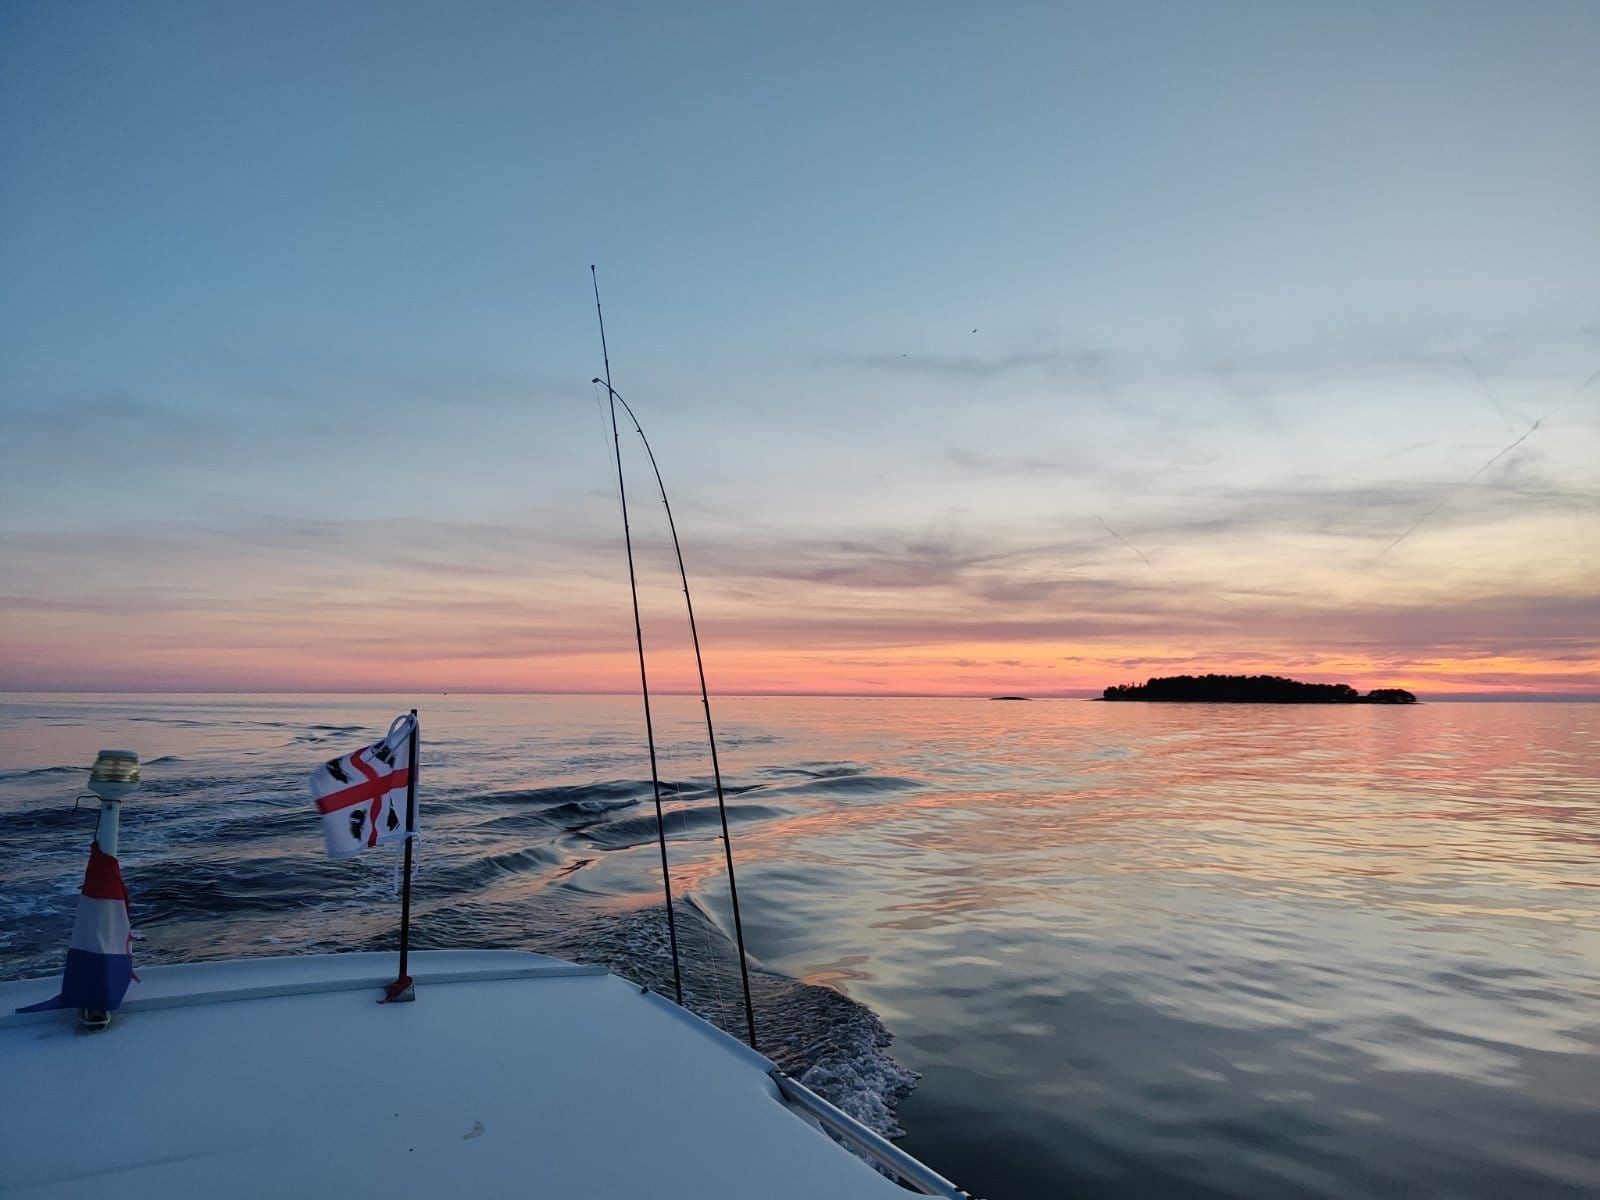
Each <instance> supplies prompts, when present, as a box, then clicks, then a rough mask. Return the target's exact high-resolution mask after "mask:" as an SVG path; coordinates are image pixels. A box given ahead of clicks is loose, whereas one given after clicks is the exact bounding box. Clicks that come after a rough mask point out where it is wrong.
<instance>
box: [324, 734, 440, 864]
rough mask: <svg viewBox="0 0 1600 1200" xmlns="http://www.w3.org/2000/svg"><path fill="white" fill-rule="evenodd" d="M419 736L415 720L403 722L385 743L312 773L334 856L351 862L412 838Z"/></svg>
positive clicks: (328, 847)
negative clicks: (410, 802)
mask: <svg viewBox="0 0 1600 1200" xmlns="http://www.w3.org/2000/svg"><path fill="white" fill-rule="evenodd" d="M415 733H416V722H415V720H414V719H413V718H412V717H411V716H409V715H408V716H403V717H398V718H396V719H395V721H394V723H393V724H392V725H390V727H389V733H388V735H387V736H385V737H384V738H383V739H382V740H381V741H378V742H374V743H372V744H371V745H368V746H363V747H361V749H359V750H357V751H355V752H354V753H352V754H346V755H345V756H344V757H342V758H335V759H331V760H329V761H328V762H325V763H323V764H322V765H321V766H320V767H318V768H317V769H316V770H315V771H313V772H312V773H311V795H312V798H313V799H315V800H316V802H317V809H318V811H319V812H321V813H322V838H323V841H324V843H325V844H326V845H327V849H328V853H329V855H331V856H332V857H334V858H345V857H348V856H350V855H352V854H359V853H361V851H363V850H365V849H368V848H369V847H372V846H381V845H384V844H385V843H388V842H398V841H400V840H401V839H403V838H404V837H405V836H406V816H405V807H406V796H407V790H408V788H409V786H410V783H411V766H410V764H411V762H412V757H413V756H412V750H413V746H412V744H411V739H412V738H413V737H414V736H415Z"/></svg>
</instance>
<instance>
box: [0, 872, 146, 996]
mask: <svg viewBox="0 0 1600 1200" xmlns="http://www.w3.org/2000/svg"><path fill="white" fill-rule="evenodd" d="M133 978H134V974H133V933H132V930H131V929H130V928H129V926H128V889H127V888H126V887H125V886H123V882H122V868H121V867H120V866H118V865H117V860H116V858H115V857H113V856H112V855H110V854H107V853H106V852H105V851H104V850H102V849H100V844H99V843H98V842H91V843H90V845H89V866H88V869H87V870H85V871H84V873H83V891H82V892H81V893H79V895H78V915H77V917H76V918H75V919H74V920H73V922H72V938H71V940H70V941H68V943H67V965H66V968H65V969H64V970H63V971H62V973H61V994H60V995H59V996H57V997H56V998H55V999H53V1000H45V1001H43V1002H42V1003H40V1004H30V1005H29V1006H28V1007H27V1008H19V1009H18V1010H17V1011H18V1012H43V1011H45V1010H46V1009H51V1008H84V1009H88V1010H89V1011H90V1012H111V1011H112V1010H113V1009H115V1008H117V1007H118V1006H120V1005H121V1004H122V997H123V995H124V994H125V993H126V992H127V990H128V981H129V980H130V979H133Z"/></svg>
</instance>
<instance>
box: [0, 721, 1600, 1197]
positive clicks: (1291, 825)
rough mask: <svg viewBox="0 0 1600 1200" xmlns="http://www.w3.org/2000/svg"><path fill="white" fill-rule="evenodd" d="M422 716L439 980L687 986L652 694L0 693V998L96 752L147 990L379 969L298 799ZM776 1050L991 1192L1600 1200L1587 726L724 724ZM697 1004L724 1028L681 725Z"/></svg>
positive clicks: (390, 873)
mask: <svg viewBox="0 0 1600 1200" xmlns="http://www.w3.org/2000/svg"><path fill="white" fill-rule="evenodd" d="M412 705H415V706H417V707H418V708H419V709H420V710H421V714H422V729H423V753H422V773H421V781H422V782H421V795H422V801H421V809H422V830H423V833H422V839H421V841H420V844H419V847H418V856H417V862H418V869H417V875H416V937H417V943H418V944H419V945H421V946H425V947H431V946H499V947H522V948H527V949H534V950H541V951H546V952H551V953H557V954H561V955H563V956H567V957H574V958H585V959H590V960H594V961H600V962H604V963H606V964H607V965H609V966H611V967H612V968H613V969H615V970H617V971H619V972H621V973H624V974H627V975H630V976H631V977H633V978H635V979H638V980H640V981H641V982H645V983H649V984H651V985H652V986H655V987H657V988H658V989H660V990H663V991H667V992H668V994H670V990H671V987H672V970H671V961H670V956H669V955H668V953H667V936H666V922H665V920H664V912H665V910H664V907H663V900H662V886H661V878H660V871H659V852H658V850H657V846H656V834H657V827H656V820H655V807H654V801H653V795H652V789H651V785H650V780H649V772H648V758H647V756H646V752H645V746H644V740H643V721H642V713H641V710H640V706H639V701H638V699H637V698H629V697H462V696H414V697H391V698H385V697H375V696H213V695H196V696H174V695H161V696H127V695H117V696H79V695H73V696H68V695H51V696H25V695H11V696H8V697H4V698H0V977H5V978H18V977H25V976H33V975H51V974H53V973H55V972H56V971H57V970H58V969H59V965H60V960H61V956H62V947H63V946H64V944H65V939H66V935H67V931H68V929H69V927H70V924H71V918H72V910H73V900H74V896H75V894H76V890H77V887H78V883H79V881H80V879H81V875H82V865H83V860H84V853H85V846H86V843H87V840H88V838H89V836H90V834H91V832H92V828H93V822H94V804H93V802H92V801H90V802H86V803H85V804H83V806H82V807H80V808H77V809H75V808H74V800H75V797H77V796H78V795H79V793H80V792H81V789H82V785H83V783H84V781H85V778H86V775H85V769H86V767H87V765H88V763H89V762H90V761H91V760H92V759H93V757H94V753H95V751H96V750H98V749H100V748H101V747H118V748H121V747H127V748H130V749H135V750H137V751H139V752H140V754H141V755H142V756H143V757H144V761H145V768H144V780H145V782H144V785H143V787H142V789H141V791H140V792H139V793H138V794H137V795H136V796H135V797H134V798H133V799H132V800H130V801H129V802H128V803H126V804H125V805H124V807H123V835H122V848H121V856H122V862H123V866H124V872H125V874H126V875H127V877H128V885H129V891H130V894H131V897H132V909H133V916H134V922H135V925H136V926H137V928H138V930H139V931H140V934H141V940H140V941H139V942H138V943H137V944H136V948H135V952H136V956H137V959H138V961H142V962H147V963H148V962H158V961H180V960H192V959H201V958H220V957H235V956H240V955H253V954H285V953H308V952H319V951H320V952H326V951H332V950H341V949H381V948H385V947H388V946H391V945H393V944H394V939H395V931H396V924H397V918H398V903H397V900H396V898H395V895H394V890H393V884H394V868H395V856H394V855H393V854H391V853H389V852H387V851H385V852H375V853H371V854H367V855H364V856H362V857H361V858H359V859H355V860H346V861H340V862H332V861H329V860H327V859H326V858H324V857H323V854H322V849H321V834H320V828H319V821H318V818H317V816H316V814H315V812H314V811H313V809H312V807H311V804H310V801H309V798H308V796H307V794H306V776H307V775H308V774H309V772H310V771H311V769H312V768H313V767H314V766H315V765H316V764H317V763H318V762H320V761H322V760H323V759H326V758H330V757H334V756H336V755H339V754H342V753H345V752H347V751H349V750H351V749H353V748H355V747H356V746H359V745H360V744H361V743H362V742H363V741H365V740H370V739H373V738H375V737H377V736H379V735H380V734H381V733H382V731H383V730H384V729H385V728H387V725H388V722H389V720H390V718H392V717H393V716H394V715H395V714H396V713H397V712H399V711H401V710H403V709H405V708H409V707H411V706H412ZM717 712H718V715H719V718H720V726H719V732H720V735H721V737H720V747H721V750H722V761H723V766H724V772H725V778H726V783H727V785H728V786H727V790H728V816H729V821H730V824H731V827H732V831H733V842H734V849H735V853H736V866H737V867H738V871H739V892H740V898H741V901H742V907H743V916H744V932H745V937H746V940H747V943H748V946H749V950H750V953H751V956H752V960H753V963H754V965H755V968H756V969H755V971H754V975H753V985H754V990H755V995H756V1017H757V1022H758V1034H759V1035H760V1038H761V1043H762V1049H763V1050H764V1051H765V1052H767V1053H768V1054H770V1055H772V1056H773V1057H775V1058H777V1059H778V1060H779V1061H780V1062H782V1063H783V1064H784V1065H785V1066H787V1067H789V1068H790V1069H792V1070H795V1071H797V1072H800V1073H802V1075H803V1077H804V1078H805V1079H806V1080H807V1082H809V1083H811V1084H812V1085H813V1086H814V1087H816V1088H818V1090H820V1091H822V1092H823V1093H824V1094H826V1095H828V1096H829V1097H830V1098H832V1099H834V1100H835V1101H836V1102H838V1103H841V1104H843V1105H844V1106H845V1107H846V1108H848V1109H849V1110H850V1111H852V1112H853V1113H855V1114H856V1115H858V1116H860V1117H861V1118H862V1119H864V1120H867V1121H868V1122H869V1123H871V1124H873V1125H875V1126H876V1127H877V1128H879V1129H882V1130H885V1131H887V1132H892V1133H899V1132H901V1131H902V1130H903V1131H904V1141H903V1144H904V1145H905V1146H906V1148H907V1149H908V1150H910V1151H911V1152H912V1153H914V1154H916V1155H918V1156H919V1157H921V1158H923V1159H924V1160H926V1161H927V1162H929V1163H930V1164H931V1165H933V1166H934V1167H935V1168H937V1169H939V1170H940V1171H942V1172H943V1173H945V1174H947V1175H949V1176H950V1177H952V1178H954V1179H956V1180H957V1181H958V1182H959V1183H961V1184H962V1185H963V1186H964V1187H966V1188H968V1189H970V1190H971V1191H973V1192H974V1193H975V1194H979V1195H985V1196H988V1197H990V1200H1017V1198H1022V1197H1035V1196H1038V1197H1048V1196H1057V1195H1063V1196H1064V1195H1077V1196H1085V1195H1087V1196H1151V1195H1174V1196H1178V1195H1181V1196H1235V1197H1267V1196H1273V1197H1281V1196H1285V1195H1296V1196H1302V1195H1303V1196H1330V1197H1331V1196H1339V1197H1351V1196H1394V1195H1401V1194H1404V1195H1409V1196H1466V1197H1491V1196H1493V1197H1502V1196H1506V1195H1518V1196H1540V1195H1549V1196H1558V1195H1562V1196H1571V1195H1580V1194H1600V864H1597V861H1596V860H1597V858H1600V755H1597V753H1596V751H1597V748H1600V747H1597V742H1600V706H1595V705H1589V704H1500V703H1496V704H1443V703H1438V704H1423V705H1418V706H1416V707H1414V708H1389V707H1366V706H1358V707H1324V706H1292V707H1264V706H1213V705H1163V704H1117V705H1111V704H1098V703H1090V702H1084V701H1076V700H1039V701H1034V702H1031V703H1014V702H989V701H984V700H945V699H823V698H805V699H796V698H730V699H725V700H720V701H718V702H717ZM657 730H658V734H659V737H660V740H661V763H662V774H663V778H664V784H663V788H664V810H665V814H666V817H665V825H666V830H667V834H668V839H669V841H668V850H669V856H670V864H671V868H672V884H673V893H674V898H675V905H674V911H675V914H676V917H677V925H678V935H679V942H680V951H681V955H680V957H681V959H682V961H683V983H684V986H685V989H686V1002H687V1003H689V1004H690V1006H691V1007H694V1008H696V1009H697V1010H698V1011H701V1012H703V1013H705V1014H706V1015H708V1016H710V1017H712V1018H713V1019H715V1020H717V1021H718V1022H719V1023H721V1024H723V1025H724V1026H725V1027H726V1028H728V1029H730V1030H732V1031H734V1032H736V1033H738V1032H742V1029H743V1017H742V1012H741V1010H740V1007H739V1006H740V999H739V979H738V971H737V967H736V959H735V956H734V953H733V949H732V940H731V938H732V932H733V930H732V923H731V915H730V913H729V908H728V895H727V885H726V877H725V870H724V867H723V862H722V847H721V842H720V840H719V837H718V834H719V829H720V826H719V823H718V819H717V815H716V812H715V806H714V801H713V797H712V792H711V789H710V776H709V765H708V762H707V759H706V755H705V750H704V742H703V737H702V734H703V727H702V726H701V725H700V713H699V707H698V701H697V700H693V699H687V698H680V697H667V698H662V699H660V700H659V701H658V709H657Z"/></svg>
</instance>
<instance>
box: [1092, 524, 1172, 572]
mask: <svg viewBox="0 0 1600 1200" xmlns="http://www.w3.org/2000/svg"><path fill="white" fill-rule="evenodd" d="M1089 515H1090V516H1092V517H1093V518H1094V519H1095V520H1096V521H1099V522H1100V525H1101V527H1102V528H1104V529H1105V531H1106V532H1107V533H1109V534H1110V535H1111V536H1112V537H1114V538H1116V539H1117V541H1119V542H1121V543H1122V544H1123V545H1124V546H1126V547H1127V548H1128V549H1129V550H1132V551H1133V552H1134V553H1135V554H1137V555H1138V556H1139V559H1140V561H1141V562H1143V563H1144V565H1145V566H1147V567H1149V568H1150V569H1151V570H1152V571H1154V570H1155V569H1156V565H1155V563H1153V562H1151V561H1150V560H1149V559H1148V558H1146V557H1145V554H1144V551H1143V550H1141V549H1139V547H1137V546H1135V545H1134V544H1133V543H1132V542H1130V541H1129V540H1128V539H1127V538H1125V537H1123V536H1122V535H1121V534H1120V533H1118V532H1117V531H1116V530H1115V529H1113V528H1111V526H1109V525H1107V524H1106V519H1105V518H1104V517H1102V516H1101V515H1100V514H1099V513H1090V514H1089Z"/></svg>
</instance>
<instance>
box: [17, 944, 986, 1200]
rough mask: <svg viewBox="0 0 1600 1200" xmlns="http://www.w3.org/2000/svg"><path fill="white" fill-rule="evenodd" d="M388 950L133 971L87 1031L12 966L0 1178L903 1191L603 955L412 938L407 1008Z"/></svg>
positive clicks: (857, 1193) (698, 1199) (935, 1187)
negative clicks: (16, 977)
mask: <svg viewBox="0 0 1600 1200" xmlns="http://www.w3.org/2000/svg"><path fill="white" fill-rule="evenodd" d="M394 962H395V959H394V956H393V955H390V954H340V955H329V956H305V957H294V958H276V959H244V960H238V961H233V962H223V963H197V964H190V965H180V966H165V967H144V968H141V970H140V974H141V976H142V980H141V982H140V983H137V984H135V985H134V987H133V989H132V990H131V991H130V992H129V994H128V999H127V1001H126V1002H125V1004H124V1007H123V1010H122V1011H121V1012H119V1013H118V1014H117V1017H116V1020H115V1021H114V1022H113V1023H112V1025H111V1027H110V1028H109V1029H108V1030H106V1031H104V1032H102V1033H93V1034H90V1033H84V1032H80V1030H79V1029H78V1027H77V1021H76V1015H75V1014H73V1013H66V1012H55V1013H42V1014H36V1015H30V1016H18V1015H12V1009H14V1008H16V1007H18V1006H19V1005H24V1004H29V1003H33V1002H35V1001H38V1000H42V999H46V998H48V997H49V996H50V995H51V994H53V993H54V991H55V989H56V981H55V980H53V979H51V980H28V981H23V982H19V983H8V984H0V1014H4V1015H0V1063H3V1064H4V1076H5V1085H4V1088H3V1091H0V1195H4V1196H7V1197H13V1198H19V1200H20V1198H21V1197H30V1198H31V1197H41V1198H42V1197H78V1196H90V1195H107V1196H117V1197H119V1198H121V1200H135V1198H138V1197H152V1198H154V1197H160V1198H161V1200H168V1198H170V1197H173V1196H187V1195H222V1194H226V1195H229V1196H233V1197H253V1196H261V1197H267V1196H271V1197H285V1196H293V1197H305V1198H318V1197H330V1198H332V1197H338V1198H340V1200H344V1198H348V1197H358V1196H384V1197H402V1196H418V1197H422V1196H426V1197H429V1198H430V1200H436V1198H438V1197H441V1196H464V1197H480V1196H481V1197H490V1196H492V1197H497V1198H498V1197H513V1196H530V1197H533V1196H551V1197H555V1196H559V1197H646V1196H648V1197H663V1198H670V1197H678V1196H682V1197H694V1198H695V1200H721V1198H723V1197H730V1198H731V1197H754V1196H761V1197H770V1198H772V1200H781V1198H785V1197H795V1198H799V1197H807V1198H813V1200H814V1198H816V1197H861V1198H863V1200H867V1198H870V1197H883V1198H886V1200H888V1198H895V1197H904V1196H905V1195H906V1194H907V1193H906V1191H905V1190H904V1189H903V1188H901V1187H900V1186H899V1185H897V1184H895V1183H893V1182H891V1181H890V1180H889V1179H887V1178H885V1177H884V1176H883V1175H881V1174H879V1173H878V1172H876V1171H874V1170H873V1169H872V1168H871V1167H869V1166H868V1165H866V1163H864V1162H862V1161H861V1160H860V1159H859V1158H857V1157H855V1156H854V1155H852V1154H850V1153H849V1152H847V1151H845V1150H844V1149H842V1148H841V1147H840V1146H839V1145H838V1144H837V1143H836V1142H835V1141H833V1140H832V1139H831V1138H829V1137H828V1136H827V1135H826V1134H824V1133H823V1132H821V1130H820V1129H818V1128H817V1127H816V1125H815V1124H814V1123H813V1121H812V1120H811V1119H810V1118H808V1117H806V1116H802V1115H800V1114H801V1111H811V1112H813V1113H816V1112H817V1111H819V1110H816V1109H815V1108H814V1106H812V1105H811V1103H810V1100H811V1099H814V1098H810V1097H809V1093H805V1092H804V1089H797V1088H796V1087H795V1085H793V1083H792V1082H791V1081H788V1080H784V1079H781V1078H775V1077H774V1076H773V1075H772V1074H771V1072H772V1069H773V1068H772V1064H771V1063H770V1062H769V1061H767V1060H766V1059H765V1058H763V1057H761V1056H760V1055H758V1054H756V1053H754V1052H752V1051H750V1050H749V1049H748V1048H746V1047H744V1046H743V1045H741V1044H739V1043H738V1042H736V1041H734V1040H733V1039H731V1038H729V1037H727V1036H726V1035H724V1034H722V1033H721V1032H720V1031H718V1030H716V1029H714V1028H713V1027H711V1026H710V1025H707V1024H706V1023H705V1022H703V1021H700V1020H699V1019H698V1018H696V1017H694V1016H692V1015H690V1014H689V1013H686V1012H685V1011H683V1010H682V1009H680V1008H678V1007H677V1006H675V1005H673V1004H671V1003H670V1002H668V1001H666V1000H664V999H662V998H661V997H658V996H655V995H653V994H649V993H644V992H641V990H640V989H639V988H638V987H636V986H634V985H633V984H630V983H627V982H625V981H624V980H622V979H619V978H617V977H615V976H613V975H609V974H607V973H606V972H604V971H603V970H601V969H599V968H594V967H583V966H576V965H573V964H571V963H565V962H561V961H560V960H557V959H551V958H547V957H545V956H543V955H537V954H524V953H518V952H514V951H429V952H421V953H416V954H413V955H412V960H411V973H412V975H413V977H414V978H415V979H416V981H417V999H416V1002H415V1003H410V1004H392V1005H385V1006H379V1005H378V1004H376V1003H374V999H375V996H376V995H377V994H378V989H380V988H381V987H382V985H383V984H384V983H386V982H387V981H388V980H389V979H390V978H392V976H393V974H394ZM786 1095H787V1096H788V1097H789V1099H788V1100H786V1099H785V1096H786ZM823 1108H824V1109H825V1108H826V1106H823ZM823 1118H824V1120H826V1113H824V1114H823ZM858 1128H859V1127H858ZM841 1132H843V1133H844V1134H845V1135H846V1136H847V1137H848V1136H849V1135H850V1133H851V1131H849V1130H842V1131H841ZM871 1136H872V1135H870V1134H869V1135H868V1137H869V1138H870V1137H871ZM889 1150H890V1151H892V1150H893V1148H892V1147H890V1148H889ZM906 1163H907V1164H909V1166H910V1167H911V1168H913V1169H912V1170H910V1172H909V1173H910V1174H912V1175H915V1174H916V1173H917V1170H920V1171H921V1172H923V1179H924V1183H923V1187H924V1188H925V1189H926V1190H928V1191H931V1192H936V1193H939V1194H946V1195H959V1194H960V1193H959V1192H957V1191H955V1190H954V1189H953V1188H950V1185H948V1184H945V1183H944V1181H942V1180H938V1177H937V1176H934V1175H933V1174H932V1172H928V1171H927V1169H926V1168H921V1167H920V1164H915V1163H912V1162H911V1161H910V1160H906ZM927 1181H935V1182H932V1183H930V1182H927ZM941 1184H942V1185H943V1187H944V1188H948V1189H949V1190H948V1191H942V1192H941V1190H940V1188H939V1185H941Z"/></svg>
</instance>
